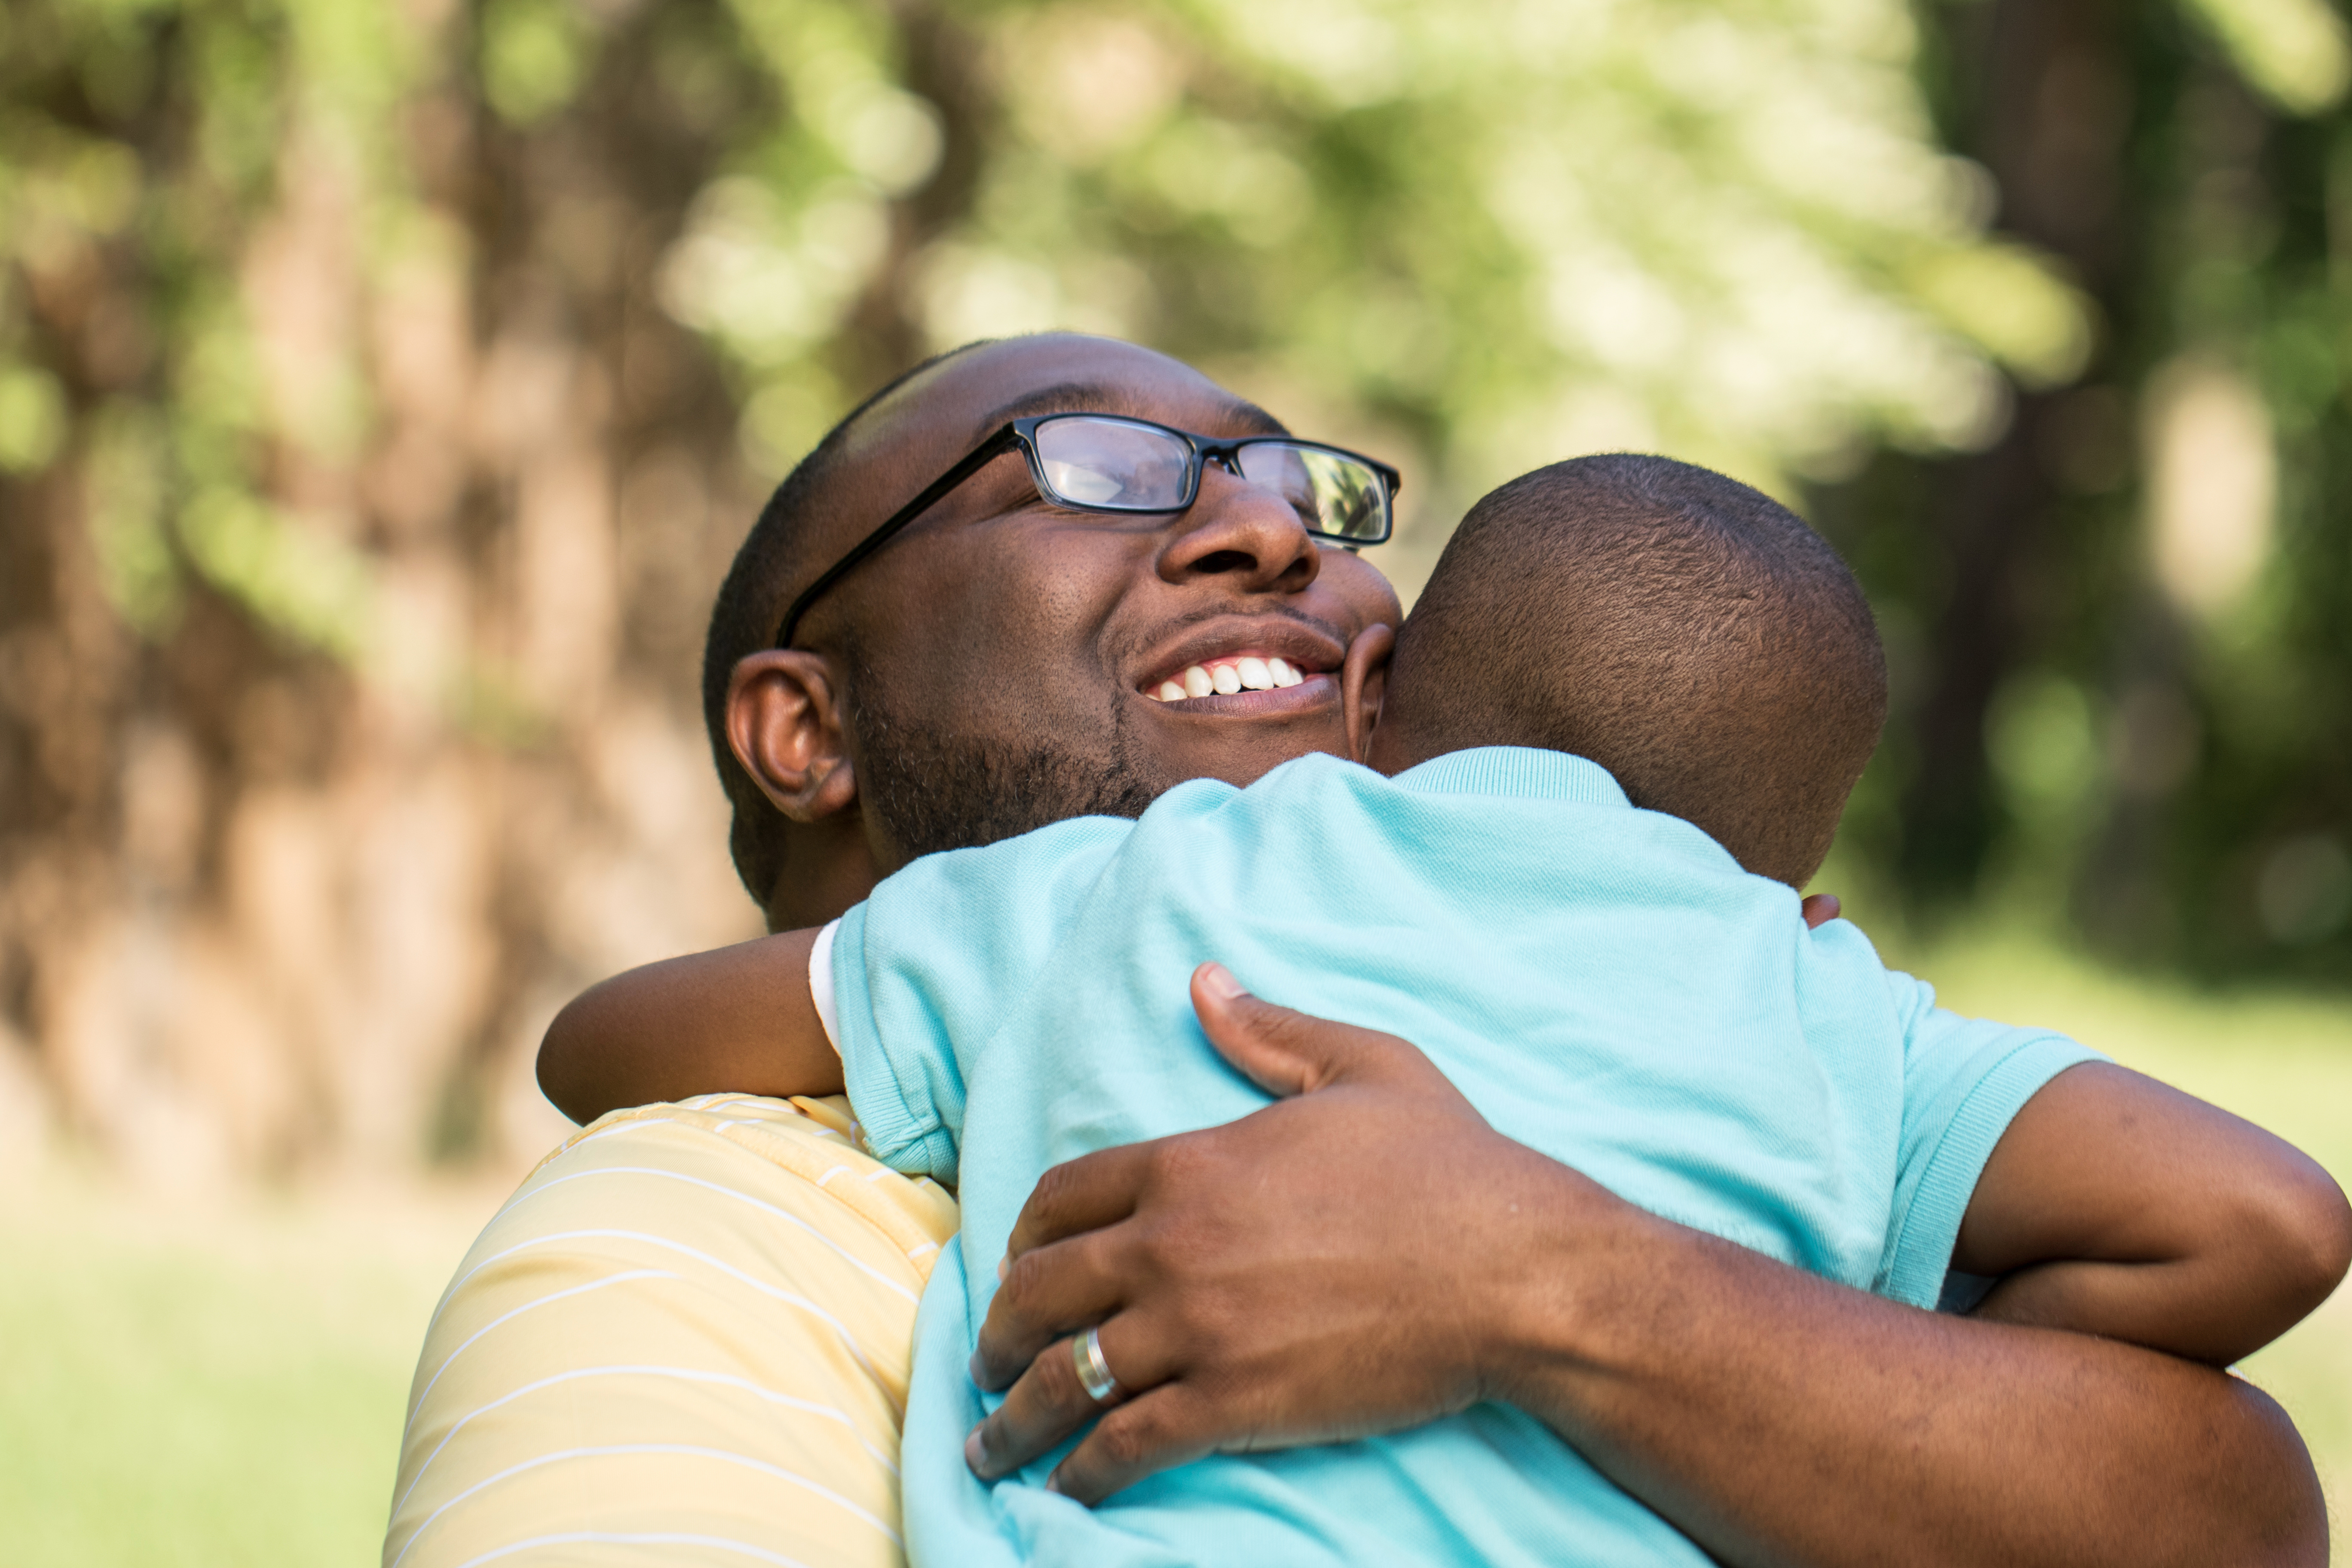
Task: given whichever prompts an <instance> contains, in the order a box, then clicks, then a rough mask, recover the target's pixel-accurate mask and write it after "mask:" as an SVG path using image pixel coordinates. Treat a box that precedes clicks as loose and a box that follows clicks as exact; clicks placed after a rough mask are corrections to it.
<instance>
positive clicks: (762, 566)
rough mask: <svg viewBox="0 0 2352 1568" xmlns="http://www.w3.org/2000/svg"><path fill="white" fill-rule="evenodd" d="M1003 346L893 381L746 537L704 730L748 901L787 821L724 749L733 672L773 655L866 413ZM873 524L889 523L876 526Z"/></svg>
mask: <svg viewBox="0 0 2352 1568" xmlns="http://www.w3.org/2000/svg"><path fill="white" fill-rule="evenodd" d="M995 341H996V340H994V339H992V338H982V339H979V340H976V341H975V342H968V343H965V344H963V345H962V346H961V347H960V348H952V349H950V350H948V351H947V352H946V353H939V354H933V355H932V356H931V357H930V358H929V359H927V360H925V361H923V362H922V363H920V364H918V365H914V366H912V367H910V368H909V369H907V370H904V371H901V372H900V373H899V374H897V375H895V376H892V377H891V378H890V379H889V380H888V381H887V382H885V383H884V384H882V385H881V386H879V387H877V389H876V390H875V391H874V392H873V394H872V395H869V396H868V397H867V398H866V400H865V401H864V402H863V403H860V404H859V405H857V406H856V407H855V408H853V409H851V410H850V411H849V412H848V413H847V414H845V415H844V416H842V417H841V421H840V423H838V424H836V425H835V426H834V427H833V428H832V429H830V430H828V431H826V432H825V433H824V438H823V439H821V440H819V441H818V442H817V444H816V445H815V446H814V447H812V448H811V449H810V451H809V454H808V456H806V457H804V458H802V459H801V460H800V462H799V463H798V464H797V465H795V466H794V467H793V471H792V472H791V473H789V474H787V475H785V476H784V481H783V483H782V484H780V485H778V486H777V487H776V489H775V493H774V494H772V495H771V496H770V497H769V498H768V504H767V505H766V506H764V507H762V508H761V510H760V516H759V521H756V522H754V523H752V525H751V532H749V533H747V534H745V535H744V537H743V543H742V545H741V546H740V548H739V549H738V550H737V551H736V552H735V561H734V563H733V564H732V565H730V567H728V569H727V577H726V580H725V581H724V582H722V583H720V584H719V598H718V602H717V603H716V604H714V605H712V606H711V609H710V631H709V635H708V636H707V637H705V638H704V640H703V645H702V723H703V727H704V728H705V729H706V730H708V731H709V734H710V754H711V759H712V760H713V761H714V762H715V763H718V766H719V784H721V785H722V786H724V788H725V789H726V791H727V799H728V803H729V805H731V806H733V807H734V812H735V820H734V825H733V826H732V827H731V828H730V829H729V832H728V835H727V849H728V853H729V854H730V856H732V857H733V858H734V861H735V874H736V875H737V876H738V877H740V878H741V879H743V886H744V887H745V888H746V889H749V890H750V892H751V897H752V898H753V899H754V900H757V901H758V902H759V903H760V904H761V906H762V907H765V906H766V904H767V902H768V899H769V895H770V894H771V893H772V892H773V891H774V890H775V886H776V879H777V877H778V876H779V875H780V874H781V873H782V870H783V860H784V823H785V818H784V816H783V814H782V812H780V811H778V810H777V809H776V808H775V805H773V803H772V802H771V801H770V800H769V799H768V797H767V796H766V795H762V794H761V792H760V786H759V785H758V784H754V783H752V782H751V774H750V773H746V772H744V770H743V764H742V763H739V762H737V761H736V760H735V751H734V748H733V747H731V746H730V745H729V744H728V743H727V686H728V682H729V680H730V679H731V678H732V677H733V675H734V672H735V666H736V665H737V663H738V662H740V660H742V659H744V658H749V657H750V656H751V655H752V654H755V653H760V652H762V651H764V650H765V649H767V648H768V647H771V646H772V645H773V643H774V640H775V636H776V623H777V621H778V620H779V619H781V618H782V615H783V611H784V604H785V600H786V596H787V595H789V594H790V593H791V592H792V591H793V588H794V586H795V585H796V584H799V582H800V580H801V578H803V576H805V575H806V574H808V573H809V571H810V570H811V568H812V566H813V564H814V563H812V562H811V561H810V560H809V559H808V556H809V554H810V551H809V548H808V543H809V534H810V532H811V529H810V524H811V522H812V521H814V520H815V519H816V518H818V517H821V516H822V515H823V513H824V508H825V505H826V503H827V501H828V500H829V499H830V494H831V491H832V489H833V488H834V484H835V480H836V479H838V477H839V475H840V471H841V465H842V454H843V451H844V450H845V448H846V447H847V446H848V443H849V432H850V431H851V430H852V429H853V428H854V427H855V426H856V424H857V421H858V420H859V419H860V418H862V417H864V416H865V415H866V410H868V409H870V408H872V407H873V406H874V405H876V404H877V403H879V402H881V401H882V400H883V399H884V398H886V397H887V396H889V395H890V394H892V393H894V392H896V391H898V388H900V387H901V386H904V385H905V384H907V383H908V382H910V381H912V380H914V379H915V377H917V376H919V375H920V374H923V373H924V372H925V371H927V370H929V369H930V368H931V367H933V366H934V365H938V364H941V363H945V362H946V361H948V360H951V359H953V358H955V357H956V356H957V355H959V354H962V353H969V352H971V350H973V349H976V348H981V347H983V346H985V345H986V344H988V343H990V342H995ZM874 521H875V522H876V524H877V525H878V524H879V523H880V522H881V521H882V520H881V519H880V518H878V517H877V518H876V519H875V520H874Z"/></svg>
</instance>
